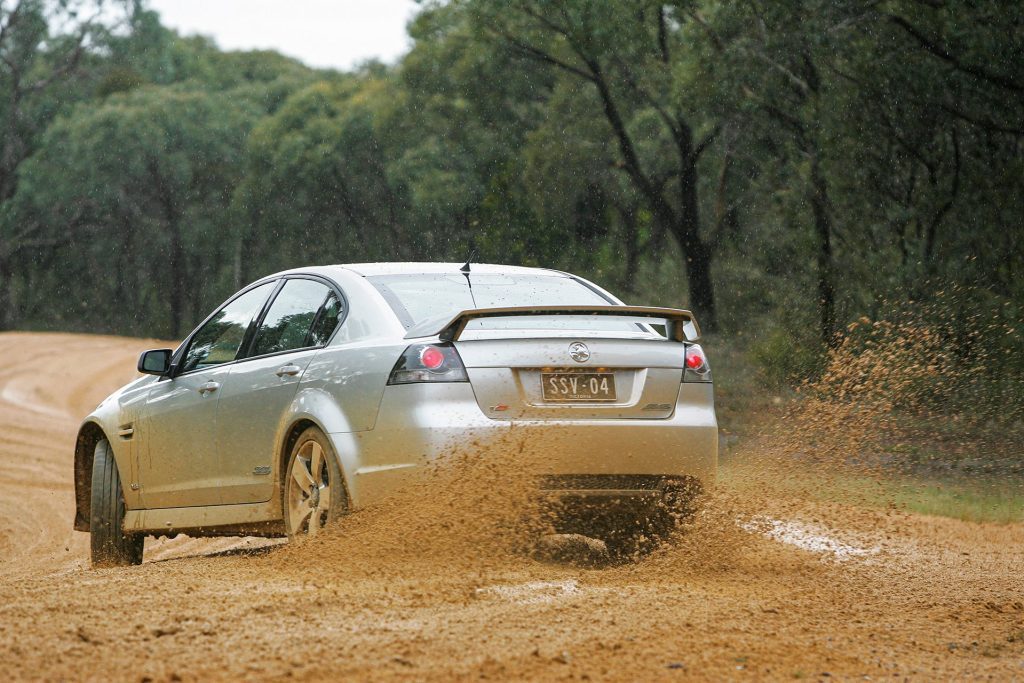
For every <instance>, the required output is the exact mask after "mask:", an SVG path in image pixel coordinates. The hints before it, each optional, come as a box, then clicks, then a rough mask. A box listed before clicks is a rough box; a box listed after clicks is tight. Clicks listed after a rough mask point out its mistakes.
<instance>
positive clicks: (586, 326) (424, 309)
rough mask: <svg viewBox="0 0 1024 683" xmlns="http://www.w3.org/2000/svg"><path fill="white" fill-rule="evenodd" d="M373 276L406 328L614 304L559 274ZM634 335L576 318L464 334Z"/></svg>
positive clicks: (511, 323)
mask: <svg viewBox="0 0 1024 683" xmlns="http://www.w3.org/2000/svg"><path fill="white" fill-rule="evenodd" d="M470 278H471V279H472V282H473V291H472V293H471V292H470V288H469V284H468V283H467V282H466V277H465V276H464V275H462V274H461V273H460V274H413V275H376V276H372V277H368V278H367V280H369V281H370V283H372V284H373V286H374V287H376V288H377V290H378V291H379V292H380V293H381V294H383V295H384V298H385V299H387V301H388V303H389V304H391V307H392V308H393V309H394V311H395V313H396V314H397V315H398V318H399V319H400V320H401V321H402V324H403V325H405V326H406V328H408V327H411V326H412V325H413V324H415V323H418V322H420V321H422V320H427V319H429V318H435V317H438V316H441V315H446V314H452V315H454V314H455V313H458V312H459V311H462V310H466V309H471V308H502V307H505V306H594V305H597V306H607V305H608V304H611V303H614V302H613V301H611V300H609V299H607V298H605V297H604V296H603V295H602V294H600V293H599V292H597V291H595V290H593V289H591V288H590V287H588V286H586V285H585V284H583V283H582V282H579V281H578V280H574V279H572V278H569V277H565V276H561V275H497V274H490V273H487V274H470ZM537 327H540V328H543V329H574V330H581V329H582V330H590V329H601V330H630V329H633V330H635V329H636V328H635V327H631V326H630V325H629V323H623V322H622V321H616V320H615V319H614V318H613V319H606V318H602V319H597V318H593V317H592V318H583V317H580V316H542V317H532V316H531V317H529V318H492V319H486V320H474V321H473V322H472V323H470V325H469V326H468V327H467V329H474V328H476V329H530V328H537Z"/></svg>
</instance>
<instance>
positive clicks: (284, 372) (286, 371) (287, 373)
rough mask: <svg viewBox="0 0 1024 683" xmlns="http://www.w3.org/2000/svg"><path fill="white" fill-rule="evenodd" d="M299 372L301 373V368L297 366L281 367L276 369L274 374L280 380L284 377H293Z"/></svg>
mask: <svg viewBox="0 0 1024 683" xmlns="http://www.w3.org/2000/svg"><path fill="white" fill-rule="evenodd" d="M300 372H302V368H300V367H299V366H298V365H282V366H281V367H279V368H278V369H277V372H275V373H274V374H275V375H277V376H278V377H280V378H281V379H284V378H285V377H294V376H295V375H297V374H299V373H300Z"/></svg>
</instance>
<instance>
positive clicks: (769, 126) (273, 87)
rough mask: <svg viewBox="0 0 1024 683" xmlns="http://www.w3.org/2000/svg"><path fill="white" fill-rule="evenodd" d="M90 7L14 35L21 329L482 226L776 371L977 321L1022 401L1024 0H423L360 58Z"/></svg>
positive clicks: (102, 322)
mask: <svg viewBox="0 0 1024 683" xmlns="http://www.w3.org/2000/svg"><path fill="white" fill-rule="evenodd" d="M74 4H75V3H71V4H68V3H48V2H44V1H43V0H23V2H21V3H20V4H17V5H16V6H17V7H20V8H21V10H20V11H21V12H22V14H21V15H20V17H19V20H18V21H17V22H16V23H15V24H14V27H13V28H12V29H11V30H10V31H8V32H6V33H4V34H3V35H2V36H0V53H2V54H3V56H4V58H5V61H4V63H3V65H0V94H3V95H4V97H0V124H2V125H6V126H7V128H6V131H5V136H4V137H3V138H2V143H3V154H0V325H4V326H12V325H18V326H49V327H65V328H67V327H71V328H76V329H92V330H108V331H120V332H135V333H146V334H153V335H156V334H180V333H183V332H184V331H186V330H187V329H188V328H189V327H190V325H192V324H193V323H194V322H196V321H197V320H198V319H199V318H200V317H202V316H203V315H204V314H205V313H206V312H207V311H208V310H209V308H210V307H212V306H213V305H215V304H216V303H217V302H218V301H220V300H221V299H223V298H224V297H226V296H227V295H228V294H230V293H231V292H233V291H234V290H235V288H236V287H238V286H239V285H240V284H242V283H243V282H245V281H248V280H250V279H252V278H255V277H257V276H260V275H263V274H265V273H267V272H271V271H274V270H279V269H284V268H289V267H294V266H298V265H301V264H305V263H311V262H319V263H323V262H331V261H333V262H345V261H349V262H351V261H361V260H402V259H426V260H450V261H461V260H462V259H464V258H466V257H467V256H468V255H469V254H470V253H471V252H472V251H474V250H475V251H476V252H477V253H478V257H477V258H478V260H482V261H497V262H506V263H520V264H526V265H540V266H547V267H554V268H560V269H567V270H572V271H574V272H578V273H580V274H583V275H585V276H589V277H591V278H593V279H594V280H596V281H597V282H598V283H600V284H602V285H604V286H607V287H609V288H610V289H612V290H614V291H616V292H617V293H620V294H621V295H622V296H623V297H624V298H627V299H629V300H630V301H631V302H635V303H650V304H664V305H673V306H682V307H690V308H695V309H697V310H698V313H699V314H700V317H701V322H702V323H706V322H708V321H709V317H708V316H710V315H711V314H712V313H714V312H715V311H717V321H716V322H717V323H718V327H719V337H718V338H719V339H721V338H729V339H731V340H736V341H737V342H738V343H739V345H740V346H741V347H743V348H744V349H745V350H746V351H749V358H752V359H754V360H755V361H756V362H757V363H758V365H759V366H760V367H761V368H762V370H763V374H764V379H766V380H767V381H768V382H769V383H771V384H773V385H778V384H785V383H799V381H801V380H802V379H805V378H806V377H807V376H809V375H814V374H815V373H817V372H820V370H821V369H822V367H823V365H822V364H823V363H824V361H825V359H826V351H825V348H826V344H828V345H831V346H832V348H835V347H836V346H838V345H840V344H841V343H842V340H843V337H844V336H845V335H848V334H849V332H848V331H847V325H848V324H849V323H850V322H852V321H855V320H858V319H859V318H861V317H862V316H866V317H867V318H869V319H871V320H881V319H886V318H889V319H892V320H894V321H895V322H896V323H897V324H898V323H900V322H902V321H903V318H902V317H901V316H903V315H904V313H905V312H906V310H907V309H913V310H915V311H917V312H918V313H921V312H923V311H927V312H928V316H930V317H929V320H928V321H927V324H928V326H929V328H930V329H932V328H939V329H941V328H942V327H943V325H950V324H951V323H949V322H948V321H950V320H955V321H957V322H956V323H955V324H957V325H966V324H967V323H966V322H965V321H969V323H970V324H969V327H970V330H971V331H970V332H969V333H967V332H964V333H963V334H955V335H950V339H949V343H950V344H953V345H955V346H956V347H957V348H958V349H960V350H961V352H962V353H967V354H968V355H969V356H970V357H971V358H972V359H976V357H977V356H978V354H979V353H980V352H979V351H978V350H979V349H985V350H986V353H988V354H995V355H993V356H992V357H989V358H985V359H984V362H982V360H978V361H977V363H976V364H975V365H971V366H970V367H971V368H972V370H971V372H969V373H964V375H963V377H961V378H957V381H958V382H960V384H958V385H957V388H956V391H957V392H963V393H962V394H958V395H962V396H963V399H964V400H970V401H976V402H978V403H979V405H980V404H983V405H985V406H989V407H992V409H993V410H994V406H997V405H998V404H999V403H1000V402H1006V401H1010V400H1014V397H1018V396H1019V386H1020V378H1021V377H1022V376H1024V367H1022V361H1021V360H1020V359H1021V358H1024V353H1021V350H1022V348H1021V346H1022V345H1021V342H1020V339H1021V335H1022V334H1024V331H1022V330H1021V329H1020V320H1021V317H1022V312H1021V310H1020V302H1021V301H1024V278H1021V277H1020V273H1021V267H1022V264H1024V232H1022V230H1024V228H1022V225H1024V181H1022V178H1024V126H1022V124H1021V121H1024V98H1022V96H1021V93H1022V92H1024V82H1022V80H1021V77H1020V74H1022V73H1024V54H1022V52H1021V50H1020V49H1019V45H1020V44H1021V43H1022V42H1024V35H1022V34H1021V31H1022V28H1021V26H1022V25H1021V22H1020V21H1019V11H1018V10H1017V8H1016V7H1015V6H1014V5H1013V4H1012V3H999V2H994V0H993V1H989V2H980V3H971V4H969V5H964V4H963V3H956V2H953V1H952V0H949V1H942V2H928V3H921V2H913V1H912V0H887V1H886V2H882V3H874V4H869V5H865V4H864V3H858V2H852V1H845V0H844V1H842V2H833V1H830V0H786V1H785V2H769V1H768V0H756V1H754V2H746V3H723V2H718V1H716V0H677V1H672V2H654V1H653V0H642V1H637V2H624V1H622V2H619V1H616V2H609V1H605V0H601V1H598V0H568V1H565V2H559V3H553V2H548V1H546V0H511V1H509V2H506V1H504V0H502V1H498V0H452V1H450V2H440V1H438V2H425V3H423V5H422V9H421V11H420V13H419V14H418V15H417V17H416V18H415V19H414V20H413V22H412V23H411V25H410V27H409V31H410V35H411V37H412V38H413V41H414V44H413V47H412V49H411V51H410V52H409V53H408V54H407V55H406V56H405V57H404V58H403V59H402V60H401V61H400V62H399V63H398V64H397V65H396V66H394V67H388V66H383V65H379V64H374V65H368V66H366V67H363V68H361V69H360V70H358V71H355V72H353V73H337V72H332V71H317V70H314V69H310V68H307V67H306V66H304V65H302V64H300V63H298V62H296V61H295V60H293V59H290V58H287V57H285V56H282V55H279V54H276V53H273V52H266V51H253V52H225V51H222V50H220V49H218V48H217V46H216V45H215V44H213V43H212V42H211V41H210V40H208V39H205V38H200V37H183V36H179V35H177V34H176V33H175V32H173V31H171V30H169V29H167V28H166V27H164V26H162V25H161V24H160V20H159V16H158V15H157V14H156V13H154V12H152V11H150V10H149V9H148V8H147V7H146V4H145V3H144V2H141V3H131V7H132V8H133V9H131V11H130V12H129V14H128V16H127V23H126V24H125V25H124V26H122V27H119V28H118V29H117V30H114V29H113V28H112V27H111V26H110V25H105V24H99V23H98V24H95V25H93V24H90V25H87V26H83V25H82V24H81V23H80V22H76V21H71V20H70V19H69V17H70V11H71V10H72V9H73V7H72V5H74ZM10 17H11V10H9V9H6V6H5V8H0V24H8V23H9V20H10ZM11 65H14V66H13V67H12V66H11ZM37 86H38V87H37ZM702 273H703V279H702ZM954 291H955V292H957V295H956V296H953V297H951V296H950V294H949V293H950V292H954ZM907 301H912V302H914V303H913V304H910V305H908V304H906V302H907ZM705 327H710V325H705ZM997 330H1002V332H998V331H997ZM1007 330H1009V331H1007ZM971 354H973V355H971ZM971 362H972V363H973V362H974V360H972V361H971ZM993 368H999V371H998V372H996V371H995V370H993ZM977 378H986V379H984V381H983V380H979V379H977ZM996 378H997V379H996ZM984 392H989V393H987V394H985V393H984ZM1015 392H1017V393H1015ZM983 394H984V395H983ZM986 410H989V408H986ZM990 412H991V411H990Z"/></svg>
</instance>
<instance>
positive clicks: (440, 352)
mask: <svg viewBox="0 0 1024 683" xmlns="http://www.w3.org/2000/svg"><path fill="white" fill-rule="evenodd" d="M468 381H469V377H467V375H466V366H465V365H463V364H462V359H461V358H459V352H458V351H456V350H455V347H454V346H452V345H451V344H413V345H412V346H410V347H409V348H407V349H406V350H405V351H404V352H403V353H402V356H401V357H400V358H399V359H398V362H397V363H395V367H394V369H393V370H391V376H390V377H388V384H416V383H418V382H468Z"/></svg>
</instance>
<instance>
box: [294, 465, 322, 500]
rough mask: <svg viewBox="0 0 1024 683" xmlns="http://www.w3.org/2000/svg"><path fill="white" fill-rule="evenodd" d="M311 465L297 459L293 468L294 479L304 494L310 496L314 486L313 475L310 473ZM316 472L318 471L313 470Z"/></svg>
mask: <svg viewBox="0 0 1024 683" xmlns="http://www.w3.org/2000/svg"><path fill="white" fill-rule="evenodd" d="M311 469H312V468H311V467H310V465H309V463H308V462H307V461H306V460H304V459H303V458H295V464H294V465H293V466H292V479H294V480H295V483H296V484H298V486H299V488H300V489H302V492H303V493H304V494H306V495H307V496H308V495H309V493H310V491H312V489H313V486H314V481H313V475H312V474H311V473H310V470H311ZM313 471H314V472H315V471H316V470H313Z"/></svg>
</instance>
